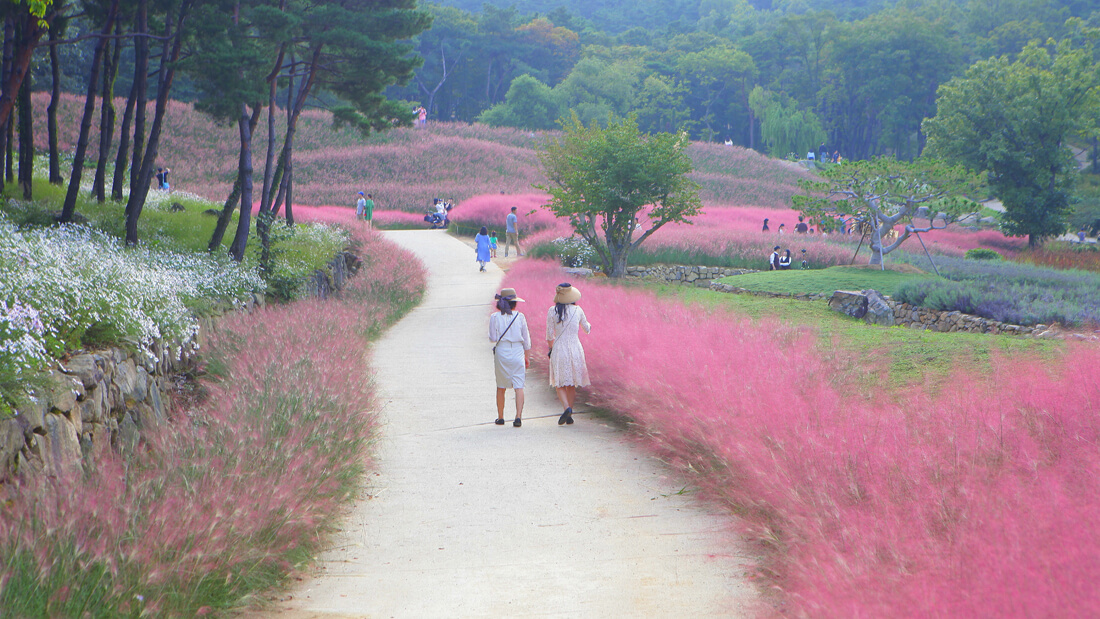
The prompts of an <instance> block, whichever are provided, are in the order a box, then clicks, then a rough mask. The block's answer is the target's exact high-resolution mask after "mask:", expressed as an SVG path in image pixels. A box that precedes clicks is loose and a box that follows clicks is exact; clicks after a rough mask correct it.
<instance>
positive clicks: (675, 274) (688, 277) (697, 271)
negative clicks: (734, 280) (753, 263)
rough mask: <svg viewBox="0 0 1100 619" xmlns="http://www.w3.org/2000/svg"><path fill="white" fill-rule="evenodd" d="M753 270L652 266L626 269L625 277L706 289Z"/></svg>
mask: <svg viewBox="0 0 1100 619" xmlns="http://www.w3.org/2000/svg"><path fill="white" fill-rule="evenodd" d="M756 272H757V271H756V270H754V269H733V268H729V267H707V266H685V265H681V264H655V265H652V266H629V267H626V276H627V277H641V278H646V279H656V280H660V281H664V282H667V283H670V284H680V285H683V286H695V287H696V288H708V287H710V285H711V282H713V281H714V280H716V279H719V278H722V277H728V276H730V275H744V274H745V273H756Z"/></svg>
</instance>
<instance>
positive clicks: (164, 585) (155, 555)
mask: <svg viewBox="0 0 1100 619" xmlns="http://www.w3.org/2000/svg"><path fill="white" fill-rule="evenodd" d="M318 215H319V217H318V219H325V217H324V215H325V213H323V212H322V213H318ZM353 230H354V236H355V240H356V242H357V243H359V244H360V245H361V247H362V252H363V255H364V256H365V260H364V263H363V267H362V269H361V270H360V272H359V275H358V276H357V277H356V278H353V279H352V280H351V284H350V286H349V288H348V289H347V291H346V295H345V300H342V301H338V300H329V301H317V300H309V301H302V302H297V303H293V304H290V305H285V306H268V307H265V308H261V309H257V310H255V311H253V312H252V313H232V314H227V315H225V316H222V317H221V318H220V319H218V320H217V321H216V323H215V324H214V325H213V327H212V328H211V329H210V330H209V332H208V334H207V337H206V344H205V346H206V348H207V350H206V351H205V352H204V357H203V360H204V362H205V363H206V364H208V366H209V367H211V368H216V372H217V375H218V376H219V379H218V380H207V381H204V383H203V384H204V387H205V389H206V390H207V391H208V397H206V398H204V400H203V403H202V404H201V405H199V406H198V407H197V408H193V409H191V410H181V409H182V406H180V405H177V407H175V409H174V411H175V414H174V416H173V419H171V420H170V422H169V423H167V424H164V425H162V426H159V427H153V428H146V429H145V430H144V431H143V438H144V441H143V443H142V445H141V447H140V448H139V450H138V453H137V454H136V455H135V456H132V457H131V458H130V459H126V458H124V457H122V456H119V455H117V454H115V453H114V452H111V451H108V452H106V453H104V454H103V455H102V456H101V457H100V459H99V462H98V468H97V470H96V471H95V472H94V473H93V474H91V475H90V476H89V477H88V479H87V480H84V481H81V480H80V479H76V478H60V479H53V480H47V479H46V478H44V477H41V476H39V477H35V478H32V480H31V481H30V482H28V483H26V484H25V485H21V486H10V485H9V486H4V487H3V488H2V489H0V608H5V609H6V611H5V613H6V612H11V613H12V616H82V614H83V613H84V612H89V613H90V614H92V615H95V616H118V615H121V614H127V615H129V614H133V615H134V616H137V615H139V614H141V615H144V614H165V615H173V616H175V615H194V614H196V613H200V614H202V613H206V612H210V610H211V609H212V608H222V609H224V608H229V607H233V606H236V605H238V604H239V603H240V601H241V599H242V597H243V596H246V595H247V594H249V593H252V592H254V591H256V590H260V589H264V588H267V587H270V586H272V585H274V584H275V583H277V582H279V581H280V580H281V579H282V578H284V577H285V575H286V574H287V572H288V571H290V570H291V569H292V568H293V567H294V565H295V564H296V563H298V562H300V561H302V560H304V559H307V558H308V557H309V556H311V554H310V553H312V552H314V551H315V550H316V548H318V546H319V540H320V538H321V536H322V535H323V534H324V532H325V531H326V530H327V528H328V527H329V526H330V523H331V518H332V517H333V515H334V514H336V513H337V512H338V506H339V504H340V503H341V502H342V501H344V500H346V499H347V497H348V496H349V493H351V492H352V491H353V490H354V488H355V487H356V485H357V480H358V475H359V474H360V472H361V471H362V469H363V467H364V465H365V464H366V462H365V452H366V445H367V442H368V441H369V440H370V438H371V437H372V436H373V433H374V432H375V428H376V424H377V421H376V418H375V416H374V413H373V410H374V405H375V403H374V401H373V386H372V385H371V383H370V380H369V378H365V377H369V366H368V363H369V358H368V357H367V356H366V342H367V336H369V335H370V334H373V333H375V332H377V331H378V330H379V329H380V328H381V327H382V326H384V325H386V324H388V323H389V322H391V321H392V320H393V319H394V318H395V317H396V315H397V314H398V313H399V312H402V311H404V310H406V309H407V308H408V307H409V306H410V305H411V304H412V303H414V302H415V300H416V299H417V298H419V295H420V294H422V291H423V288H424V281H425V280H424V272H423V267H422V265H420V263H419V261H418V260H416V258H415V257H413V256H412V255H411V254H408V253H407V252H405V251H404V250H402V249H400V248H398V247H396V246H394V245H392V244H390V243H388V242H386V241H385V240H384V239H383V238H382V237H381V235H379V234H377V233H368V232H366V231H365V230H363V229H361V228H360V229H355V228H354V227H353ZM78 594H79V595H78Z"/></svg>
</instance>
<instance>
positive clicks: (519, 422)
mask: <svg viewBox="0 0 1100 619" xmlns="http://www.w3.org/2000/svg"><path fill="white" fill-rule="evenodd" d="M512 425H513V426H515V427H517V428H518V427H520V426H522V425H523V420H522V419H520V418H519V417H516V420H515V421H513V422H512Z"/></svg>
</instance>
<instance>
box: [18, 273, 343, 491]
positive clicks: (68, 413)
mask: <svg viewBox="0 0 1100 619" xmlns="http://www.w3.org/2000/svg"><path fill="white" fill-rule="evenodd" d="M359 265H360V260H359V257H358V256H356V255H355V254H352V253H349V252H343V253H341V254H339V255H337V256H336V257H335V258H333V260H332V262H330V263H329V265H328V268H326V269H324V270H317V271H315V272H314V273H313V274H312V275H310V276H309V277H308V278H307V281H306V283H305V292H306V293H307V294H308V295H309V296H316V297H320V298H327V297H329V296H330V295H332V294H333V293H334V292H335V291H338V290H340V289H342V288H343V287H344V285H345V283H346V282H347V280H348V278H350V277H351V276H352V275H353V274H354V273H355V272H356V271H357V270H358V269H359ZM263 304H264V299H263V298H262V297H260V296H258V295H257V297H256V298H255V299H253V302H252V303H250V304H249V305H248V306H247V307H245V308H242V310H243V311H251V310H252V309H254V308H256V307H259V306H262V305H263ZM224 311H230V310H229V309H228V308H225V309H224ZM207 322H208V321H207V320H205V319H204V320H202V321H200V327H199V331H198V334H197V335H196V337H195V341H194V344H192V345H188V346H186V347H184V349H183V350H180V348H179V347H178V346H177V347H174V348H173V347H170V346H166V345H164V344H161V343H156V344H153V345H152V346H149V347H147V348H139V349H137V350H136V351H131V350H126V349H123V348H107V349H104V350H92V351H81V352H78V353H76V354H74V355H73V356H72V357H70V358H69V359H68V360H66V361H61V362H59V363H58V364H57V366H56V367H55V368H53V369H51V370H50V373H49V379H48V381H47V382H48V383H49V386H48V387H47V388H45V389H43V392H42V393H34V394H32V397H33V401H32V403H31V405H29V406H25V407H22V408H20V409H18V410H17V411H16V415H15V416H14V417H12V418H10V419H0V482H3V481H4V480H7V479H10V478H12V477H14V476H15V475H20V476H23V475H39V474H44V475H49V476H51V477H57V476H65V475H68V474H73V473H78V472H81V471H83V470H85V469H89V470H90V469H92V468H94V466H95V461H96V459H97V458H98V457H99V456H100V455H101V454H103V453H104V451H106V450H108V449H110V450H113V451H115V452H117V453H123V454H128V453H131V452H132V451H133V450H134V449H135V448H136V446H137V444H138V442H139V441H140V440H141V432H142V430H143V429H146V428H150V427H154V426H156V425H158V424H160V423H164V422H165V421H167V419H168V416H169V415H170V413H171V402H172V401H171V392H172V391H173V390H174V389H175V381H176V379H177V377H178V375H179V374H180V373H182V372H186V371H188V370H190V369H192V368H193V367H194V364H195V361H196V359H197V356H198V350H200V349H201V346H202V341H203V339H204V338H203V333H204V332H205V330H206V323H207Z"/></svg>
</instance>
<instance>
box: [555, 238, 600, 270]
mask: <svg viewBox="0 0 1100 619" xmlns="http://www.w3.org/2000/svg"><path fill="white" fill-rule="evenodd" d="M553 244H554V250H555V253H557V255H558V257H559V258H560V259H561V264H562V266H566V267H585V266H587V267H591V266H593V265H595V264H597V263H598V262H599V255H598V254H596V250H595V249H593V248H592V246H591V245H589V244H588V242H587V241H585V240H584V239H581V238H577V237H575V236H571V237H558V238H556V239H554V240H553Z"/></svg>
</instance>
